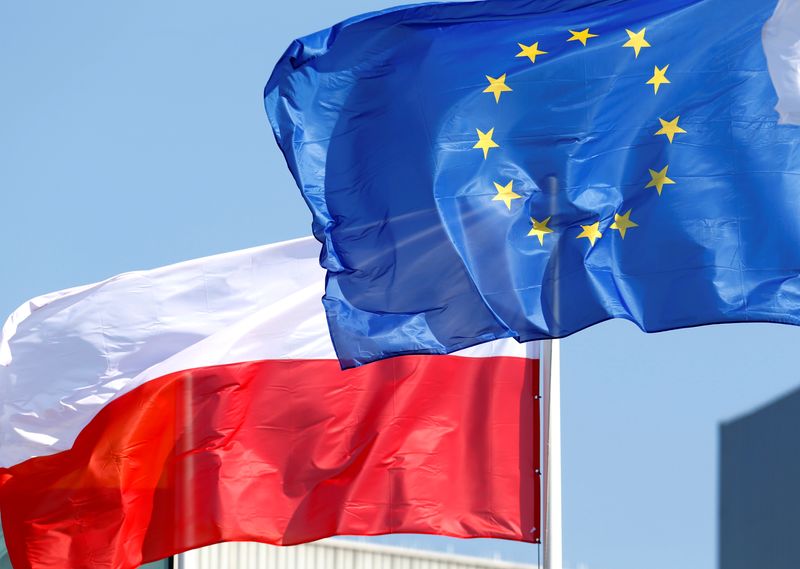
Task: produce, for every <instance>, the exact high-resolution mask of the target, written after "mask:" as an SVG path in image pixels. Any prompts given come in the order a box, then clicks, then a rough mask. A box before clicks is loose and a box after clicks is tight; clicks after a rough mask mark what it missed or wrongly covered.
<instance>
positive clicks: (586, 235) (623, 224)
mask: <svg viewBox="0 0 800 569" xmlns="http://www.w3.org/2000/svg"><path fill="white" fill-rule="evenodd" d="M625 32H626V33H627V34H628V41H626V42H625V43H624V44H622V47H623V48H630V49H632V50H633V53H634V59H638V58H639V54H640V53H641V52H642V50H643V49H647V48H650V47H652V46H651V45H650V42H648V41H647V38H646V35H647V28H642V29H641V30H639V31H638V32H634V31H633V30H628V29H626V30H625ZM569 33H570V37H569V38H567V40H566V41H567V42H579V43H580V44H581V45H582V46H583V47H587V46H588V45H589V41H590V40H591V39H593V38H597V37H600V35H599V34H593V33H591V30H590V29H589V28H586V29H583V30H569ZM517 45H518V46H519V49H520V51H519V52H518V53H517V54H516V56H515V57H523V58H524V57H527V58H528V59H529V60H530V62H531V64H534V65H535V64H536V63H537V60H538V59H539V58H541V57H543V56H546V55H547V54H548V52H546V51H544V50H543V49H541V48H540V47H539V42H533V43H531V44H530V45H526V44H524V43H518V44H517ZM668 70H669V64H667V65H664V67H658V66H657V65H656V66H655V69H654V70H653V76H652V77H651V78H650V79H649V80H648V81H647V83H646V85H652V86H653V94H654V95H656V96H657V95H658V92H659V90H660V89H661V87H662V86H664V85H669V84H670V83H671V81H670V80H669V78H668V77H667V71H668ZM507 77H508V74H507V73H503V74H502V75H500V76H498V77H492V76H491V75H486V80H487V81H488V82H489V86H488V87H486V88H485V89H484V90H483V92H484V93H489V94H491V95H493V96H494V100H495V103H497V104H498V105H499V104H500V100H501V97H502V96H503V94H505V93H513V89H512V88H511V87H510V86H509V85H507V84H506V79H507ZM680 118H681V117H680V116H676V117H674V118H672V119H670V120H667V119H664V118H661V117H659V119H658V120H659V122H660V123H661V128H660V129H659V130H657V131H656V132H655V133H654V134H653V136H665V137H666V138H667V140H668V141H669V144H672V143H673V142H674V140H675V136H676V135H678V134H686V131H685V130H684V129H683V128H681V126H680V124H679V123H680ZM475 130H476V131H477V133H478V142H477V143H475V146H473V148H475V149H478V150H482V151H483V159H484V160H487V159H488V158H489V151H490V150H493V149H495V148H500V145H499V144H498V143H497V142H495V140H494V127H492V128H490V129H489V130H487V131H486V132H484V131H482V130H480V129H475ZM649 170H650V178H651V179H650V182H649V183H648V184H647V185H646V186H645V189H647V188H655V189H656V191H657V192H658V195H659V196H661V193H662V192H663V190H664V187H665V186H670V185H674V184H676V183H677V182H675V181H674V180H673V179H671V178H670V177H669V176H668V174H669V164H666V165H664V166H663V167H661V168H660V169H655V168H650V169H649ZM494 188H495V191H496V192H497V193H496V194H495V195H494V197H492V201H497V202H502V203H503V205H504V206H505V207H506V209H508V211H511V209H512V202H514V200H519V199H522V197H523V196H522V195H520V194H518V193H516V192H515V191H514V180H508V181H507V182H506V183H504V184H503V183H500V182H498V181H495V182H494ZM632 212H633V210H632V209H628V211H626V212H625V213H615V214H614V221H613V223H611V225H610V226H609V229H611V230H614V231H618V232H619V235H620V237H621V238H622V239H625V236H626V234H627V232H628V230H629V229H634V228H636V227H639V225H638V224H637V223H636V222H635V221H633V220H632V219H631V214H632ZM551 219H552V216H549V217H546V218H544V219H542V220H541V221H539V220H538V219H536V218H534V217H531V218H530V220H531V230H530V232H529V233H528V236H529V237H534V238H536V239H537V240H538V241H539V245H540V246H544V242H545V237H546V236H547V235H550V234H552V233H554V232H555V231H554V230H553V229H552V228H551V227H549V223H550V220H551ZM600 224H601V221H596V222H594V223H591V224H588V225H581V231H580V233H579V234H578V235H577V236H576V239H586V240H587V241H588V242H589V244H590V246H591V247H594V245H595V243H597V241H598V240H599V239H601V238H602V237H603V233H602V232H601V231H600Z"/></svg>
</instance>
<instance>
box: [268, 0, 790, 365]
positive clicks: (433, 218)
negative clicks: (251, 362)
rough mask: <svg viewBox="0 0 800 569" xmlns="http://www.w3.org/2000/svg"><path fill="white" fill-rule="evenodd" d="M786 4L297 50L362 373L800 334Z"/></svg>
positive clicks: (329, 240)
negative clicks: (678, 340)
mask: <svg viewBox="0 0 800 569" xmlns="http://www.w3.org/2000/svg"><path fill="white" fill-rule="evenodd" d="M792 1H794V0H782V3H781V4H782V5H783V6H784V9H783V11H784V12H786V13H788V12H790V11H791V10H787V9H785V7H786V5H788V4H791V2H792ZM776 4H777V2H776V1H775V0H659V1H658V2H653V1H651V0H626V1H622V0H530V1H523V0H493V1H487V2H462V3H450V4H435V5H434V4H431V5H420V6H412V7H404V8H397V9H393V10H387V11H384V12H378V13H374V14H368V15H364V16H360V17H357V18H354V19H352V20H349V21H346V22H344V23H341V24H339V25H337V26H335V27H333V28H330V29H328V30H325V31H322V32H319V33H317V34H314V35H311V36H308V37H306V38H303V39H301V40H297V41H295V42H294V43H293V44H292V45H291V46H290V48H289V50H288V51H287V52H286V53H285V55H284V56H283V57H282V59H281V60H280V61H279V63H278V64H277V67H276V68H275V71H274V72H273V75H272V77H271V78H270V80H269V83H268V84H267V87H266V90H265V102H266V108H267V111H268V114H269V118H270V122H271V124H272V127H273V129H274V131H275V135H276V137H277V140H278V143H279V145H280V147H281V149H282V151H283V152H284V154H285V156H286V159H287V162H288V164H289V167H290V168H291V170H292V173H293V175H294V177H295V179H296V180H297V183H298V185H299V186H300V189H301V191H302V193H303V196H304V197H305V199H306V201H307V203H308V205H309V207H310V208H311V210H312V212H313V216H314V218H313V221H314V234H315V235H316V236H317V238H318V239H319V240H320V241H322V242H323V244H324V247H323V253H322V264H323V266H324V267H326V268H327V270H328V280H327V289H326V294H325V297H324V299H323V301H324V304H325V308H326V310H327V314H328V321H329V325H330V329H331V334H332V338H333V342H334V345H335V347H336V350H337V353H338V355H339V358H340V361H341V362H342V364H343V365H344V366H345V367H349V366H353V365H360V364H362V363H366V362H369V361H373V360H377V359H381V358H385V357H389V356H394V355H400V354H407V353H448V352H451V351H454V350H457V349H461V348H464V347H467V346H471V345H474V344H477V343H481V342H485V341H488V340H492V339H495V338H501V337H515V338H517V339H519V340H520V341H529V340H538V339H544V338H554V337H562V336H565V335H568V334H571V333H573V332H576V331H578V330H580V329H582V328H585V327H587V326H590V325H592V324H595V323H598V322H602V321H604V320H607V319H610V318H625V319H628V320H630V321H632V322H635V323H636V324H637V325H639V326H640V327H641V328H642V329H643V330H646V331H660V330H667V329H673V328H678V327H685V326H696V325H701V324H712V323H722V322H745V321H767V322H782V323H789V324H799V323H800V127H798V126H797V125H795V124H791V121H792V117H795V118H797V117H800V114H798V112H800V109H796V108H795V109H792V108H786V105H792V104H795V105H796V104H797V103H796V101H800V97H798V93H797V90H800V69H798V68H797V67H798V65H800V63H798V62H800V57H798V58H795V59H794V60H793V62H792V59H791V58H787V57H783V56H781V55H780V53H781V52H780V50H782V49H783V50H785V49H787V48H790V46H787V45H784V44H785V42H786V41H788V40H786V39H785V38H787V37H789V36H792V37H794V36H800V19H798V21H797V22H788V23H787V22H786V21H785V20H780V21H774V22H773V23H772V24H771V25H772V26H773V28H774V29H773V28H770V24H768V25H767V26H766V28H765V24H767V22H768V20H770V18H771V17H772V16H773V14H775V17H776V18H777V17H778V16H779V15H780V13H781V8H779V9H778V11H777V12H776ZM794 13H795V14H796V13H797V11H796V10H795V11H794ZM790 15H791V14H790ZM773 20H774V19H773ZM770 21H772V20H770ZM771 30H772V31H773V32H774V31H775V30H778V31H781V33H783V34H784V35H783V36H780V34H777V32H775V33H772V34H771V33H770V31H771ZM786 30H788V32H787V31H786ZM762 34H763V36H764V37H765V38H768V39H769V38H773V40H774V38H778V40H775V41H777V42H778V43H779V44H780V45H778V46H777V47H775V50H777V51H774V54H777V55H775V56H774V57H773V58H772V59H770V62H769V65H768V57H769V55H770V53H771V52H770V49H772V48H771V47H770V45H771V44H769V43H768V40H765V41H762ZM776 34H777V35H776ZM787 34H788V35H787ZM781 37H783V38H784V40H781V39H780V38H781ZM795 39H796V40H797V41H796V43H795V45H798V46H800V37H796V38H795ZM781 41H783V43H781ZM773 43H774V42H773ZM765 47H766V48H767V55H765V51H764V50H765ZM773 62H774V65H773ZM770 71H772V72H773V76H775V75H776V74H778V75H781V74H782V75H781V76H780V77H779V78H774V77H773V76H771V75H770ZM795 72H796V73H797V75H796V76H792V75H791V74H792V73H795ZM776 85H781V86H782V87H781V89H782V90H784V91H785V92H786V98H785V100H784V102H783V108H782V107H781V106H780V103H779V98H778V94H779V93H778V92H777V91H776ZM792 101H795V102H794V103H793V102H792ZM776 106H778V107H779V109H782V111H781V115H779V113H778V112H776V110H775V108H776ZM781 116H782V117H783V118H782V119H781Z"/></svg>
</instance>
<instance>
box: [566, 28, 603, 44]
mask: <svg viewBox="0 0 800 569" xmlns="http://www.w3.org/2000/svg"><path fill="white" fill-rule="evenodd" d="M569 33H571V34H572V37H571V38H569V39H568V40H567V41H579V42H581V43H582V44H583V45H584V46H586V40H588V39H589V38H596V37H598V35H597V34H590V33H589V28H586V29H585V30H583V31H582V32H575V31H572V30H570V31H569Z"/></svg>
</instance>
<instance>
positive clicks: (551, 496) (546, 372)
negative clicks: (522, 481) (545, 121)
mask: <svg viewBox="0 0 800 569" xmlns="http://www.w3.org/2000/svg"><path fill="white" fill-rule="evenodd" d="M547 190H548V193H549V194H550V196H549V197H550V213H551V214H552V213H555V212H557V211H558V179H557V178H556V177H555V176H550V177H548V179H547ZM552 251H553V253H552V254H553V255H554V257H553V264H554V266H553V277H554V278H553V286H554V293H553V319H554V321H555V323H556V326H558V324H559V321H560V316H561V306H560V304H561V294H560V291H559V289H560V286H561V283H560V277H561V274H560V273H561V267H560V263H559V259H558V257H559V254H560V253H559V247H558V242H556V246H555V247H553V250H552ZM542 344H543V346H542V348H543V352H544V353H543V356H544V357H543V358H542V364H543V367H544V369H543V370H542V371H543V373H542V377H543V378H544V390H543V391H544V393H543V396H544V420H543V423H544V429H543V430H544V432H543V438H544V457H543V458H544V460H543V464H542V472H543V477H542V486H543V488H542V490H543V491H542V495H543V498H544V499H543V507H542V518H543V519H542V549H543V554H544V555H543V557H544V565H543V569H563V558H564V554H563V543H562V534H561V527H562V526H561V341H560V340H546V341H545V342H543V343H542Z"/></svg>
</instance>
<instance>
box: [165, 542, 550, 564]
mask: <svg viewBox="0 0 800 569" xmlns="http://www.w3.org/2000/svg"><path fill="white" fill-rule="evenodd" d="M176 567H177V569H536V568H535V566H534V565H521V564H518V563H509V562H506V561H496V560H492V559H482V558H479V557H468V556H465V555H454V554H451V553H437V552H431V551H421V550H418V549H408V548H404V547H395V546H388V545H376V544H372V543H364V542H360V541H349V540H343V539H325V540H322V541H317V542H314V543H308V544H305V545H299V546H295V547H274V546H270V545H264V544H260V543H249V542H248V543H244V542H242V543H222V544H219V545H214V546H211V547H205V548H203V549H197V550H194V551H190V552H188V553H186V554H184V555H183V556H180V557H179V559H178V562H177V563H176Z"/></svg>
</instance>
